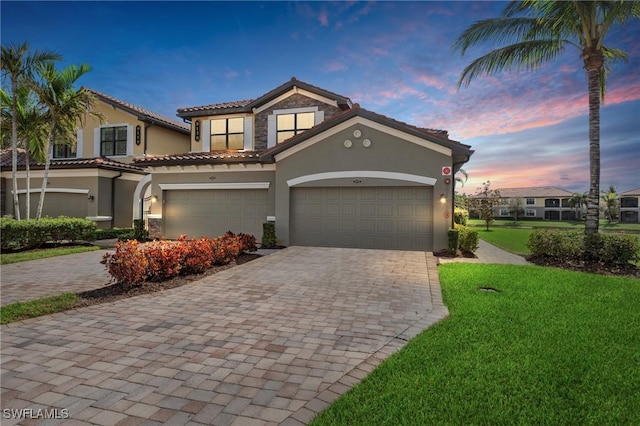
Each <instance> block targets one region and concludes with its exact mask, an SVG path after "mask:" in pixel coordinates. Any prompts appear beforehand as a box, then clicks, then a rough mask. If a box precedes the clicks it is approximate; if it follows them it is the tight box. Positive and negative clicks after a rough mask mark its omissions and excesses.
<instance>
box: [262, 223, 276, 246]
mask: <svg viewBox="0 0 640 426" xmlns="http://www.w3.org/2000/svg"><path fill="white" fill-rule="evenodd" d="M275 246H276V224H275V223H273V222H266V223H263V224H262V248H274V247H275Z"/></svg>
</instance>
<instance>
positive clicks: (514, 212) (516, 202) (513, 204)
mask: <svg viewBox="0 0 640 426" xmlns="http://www.w3.org/2000/svg"><path fill="white" fill-rule="evenodd" d="M509 213H510V214H511V216H513V221H514V222H515V223H516V224H517V223H518V217H520V216H521V215H523V214H524V207H523V205H522V198H512V199H511V201H509Z"/></svg>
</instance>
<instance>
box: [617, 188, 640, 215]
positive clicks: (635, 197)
mask: <svg viewBox="0 0 640 426" xmlns="http://www.w3.org/2000/svg"><path fill="white" fill-rule="evenodd" d="M620 222H624V223H638V222H640V188H636V189H632V190H629V191H626V192H622V193H620Z"/></svg>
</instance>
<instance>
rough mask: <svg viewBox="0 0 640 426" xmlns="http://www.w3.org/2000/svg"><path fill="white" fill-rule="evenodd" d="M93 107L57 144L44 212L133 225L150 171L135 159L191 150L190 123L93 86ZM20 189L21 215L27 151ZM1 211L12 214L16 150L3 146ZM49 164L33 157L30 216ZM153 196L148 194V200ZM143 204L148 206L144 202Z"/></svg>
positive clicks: (110, 224)
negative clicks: (69, 137)
mask: <svg viewBox="0 0 640 426" xmlns="http://www.w3.org/2000/svg"><path fill="white" fill-rule="evenodd" d="M85 90H87V91H89V92H91V93H93V94H94V95H95V97H96V99H97V102H96V104H95V105H94V110H95V111H98V112H100V113H102V115H103V116H104V120H103V121H102V122H100V121H99V120H98V119H97V118H95V117H92V116H87V118H86V120H85V121H84V123H82V126H81V127H80V128H79V129H78V131H77V138H76V140H74V141H66V142H67V143H58V144H56V145H55V146H54V150H53V160H52V162H51V172H50V174H49V179H48V186H47V191H46V197H45V204H44V210H43V215H45V216H51V217H55V216H59V215H66V216H71V217H87V218H89V219H92V220H95V221H96V222H97V223H98V226H99V227H102V228H109V227H131V225H132V220H133V214H132V212H133V206H132V204H131V203H132V202H133V199H134V191H135V188H136V187H137V185H138V182H140V180H141V179H142V178H143V177H144V176H145V175H146V172H144V171H143V170H142V169H141V168H140V167H137V166H136V165H133V164H131V163H132V161H133V159H134V158H136V157H144V156H145V155H158V154H172V153H179V152H185V151H186V150H189V145H190V141H189V134H190V129H189V126H188V125H187V124H185V123H182V122H179V121H177V120H173V119H170V118H166V117H163V116H161V115H159V114H156V113H154V112H151V111H148V110H146V109H143V108H140V107H137V106H135V105H132V104H129V103H127V102H124V101H121V100H118V99H115V98H113V97H111V96H107V95H105V94H102V93H100V92H97V91H95V90H92V89H86V88H85ZM57 142H60V141H57ZM19 157H20V158H19V167H18V169H19V170H18V188H19V189H18V194H19V199H20V205H21V206H22V207H21V212H22V214H21V217H24V212H25V210H26V209H25V205H24V204H25V202H26V197H25V193H26V179H25V175H26V173H25V155H24V151H21V152H20V156H19ZM1 166H2V169H1V174H0V178H1V179H2V187H3V189H4V191H3V196H2V215H5V214H8V215H11V214H13V193H12V191H11V186H12V184H11V150H10V149H7V150H3V151H2V163H1ZM43 169H44V166H43V165H38V164H35V163H34V162H33V161H32V162H31V185H30V188H31V189H30V192H31V212H32V213H31V217H32V218H33V217H34V216H35V214H36V209H37V205H38V200H39V193H40V188H41V186H42V179H43V175H44V171H43ZM148 201H149V200H147V203H148ZM140 208H144V206H142V205H141V206H140Z"/></svg>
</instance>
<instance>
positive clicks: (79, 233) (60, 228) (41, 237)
mask: <svg viewBox="0 0 640 426" xmlns="http://www.w3.org/2000/svg"><path fill="white" fill-rule="evenodd" d="M95 233H96V224H95V223H94V222H92V221H90V220H87V219H80V218H71V217H66V216H60V217H57V218H50V217H47V218H43V219H40V220H35V219H28V220H16V219H13V218H7V217H3V218H1V219H0V248H1V249H2V250H3V251H5V250H30V249H35V248H38V247H41V246H42V245H44V244H45V243H47V242H54V243H61V242H62V241H70V242H74V241H93V240H94V239H95Z"/></svg>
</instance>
